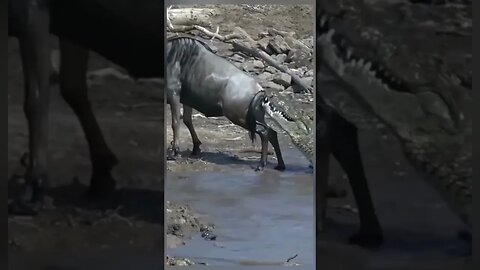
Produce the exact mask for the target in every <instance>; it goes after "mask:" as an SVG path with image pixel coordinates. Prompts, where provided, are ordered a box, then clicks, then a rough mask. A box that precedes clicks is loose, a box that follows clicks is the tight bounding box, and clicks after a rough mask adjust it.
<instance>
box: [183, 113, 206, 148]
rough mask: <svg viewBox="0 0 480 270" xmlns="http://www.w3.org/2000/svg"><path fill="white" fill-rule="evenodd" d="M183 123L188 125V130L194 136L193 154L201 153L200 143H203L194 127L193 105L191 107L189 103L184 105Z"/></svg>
mask: <svg viewBox="0 0 480 270" xmlns="http://www.w3.org/2000/svg"><path fill="white" fill-rule="evenodd" d="M183 123H184V124H185V126H187V128H188V131H190V136H192V142H193V150H192V155H193V156H197V155H200V152H201V150H200V145H201V144H202V142H201V141H200V140H199V139H198V136H197V133H196V132H195V129H194V128H193V122H192V107H189V106H187V105H183Z"/></svg>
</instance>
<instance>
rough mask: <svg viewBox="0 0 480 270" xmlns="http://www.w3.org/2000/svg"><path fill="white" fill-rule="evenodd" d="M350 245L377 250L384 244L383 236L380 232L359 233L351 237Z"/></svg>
mask: <svg viewBox="0 0 480 270" xmlns="http://www.w3.org/2000/svg"><path fill="white" fill-rule="evenodd" d="M349 243H350V244H353V245H358V246H361V247H364V248H368V249H372V250H375V249H378V248H380V246H381V245H382V244H383V235H382V233H380V232H374V231H372V232H366V231H359V232H357V233H356V234H354V235H352V236H351V237H350V239H349Z"/></svg>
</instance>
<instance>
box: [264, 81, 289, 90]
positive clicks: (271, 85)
mask: <svg viewBox="0 0 480 270" xmlns="http://www.w3.org/2000/svg"><path fill="white" fill-rule="evenodd" d="M260 85H261V86H262V87H263V88H269V89H272V90H274V91H283V90H285V87H283V86H281V85H279V84H276V83H274V82H270V81H268V82H263V83H262V82H261V83H260Z"/></svg>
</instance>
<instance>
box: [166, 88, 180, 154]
mask: <svg viewBox="0 0 480 270" xmlns="http://www.w3.org/2000/svg"><path fill="white" fill-rule="evenodd" d="M168 99H169V102H170V111H171V112H172V131H173V139H172V141H171V142H170V147H169V149H168V151H167V152H168V153H167V159H168V160H174V159H175V157H176V156H177V155H178V152H179V151H180V149H179V147H178V136H179V135H180V106H181V105H180V97H179V96H178V95H175V94H173V93H171V94H169V97H168Z"/></svg>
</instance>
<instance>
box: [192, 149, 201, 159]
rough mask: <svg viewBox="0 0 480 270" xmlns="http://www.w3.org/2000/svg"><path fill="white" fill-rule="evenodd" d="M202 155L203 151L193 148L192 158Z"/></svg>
mask: <svg viewBox="0 0 480 270" xmlns="http://www.w3.org/2000/svg"><path fill="white" fill-rule="evenodd" d="M201 153H202V150H200V148H193V150H192V153H191V155H192V156H194V157H195V156H199V155H200V154H201Z"/></svg>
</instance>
